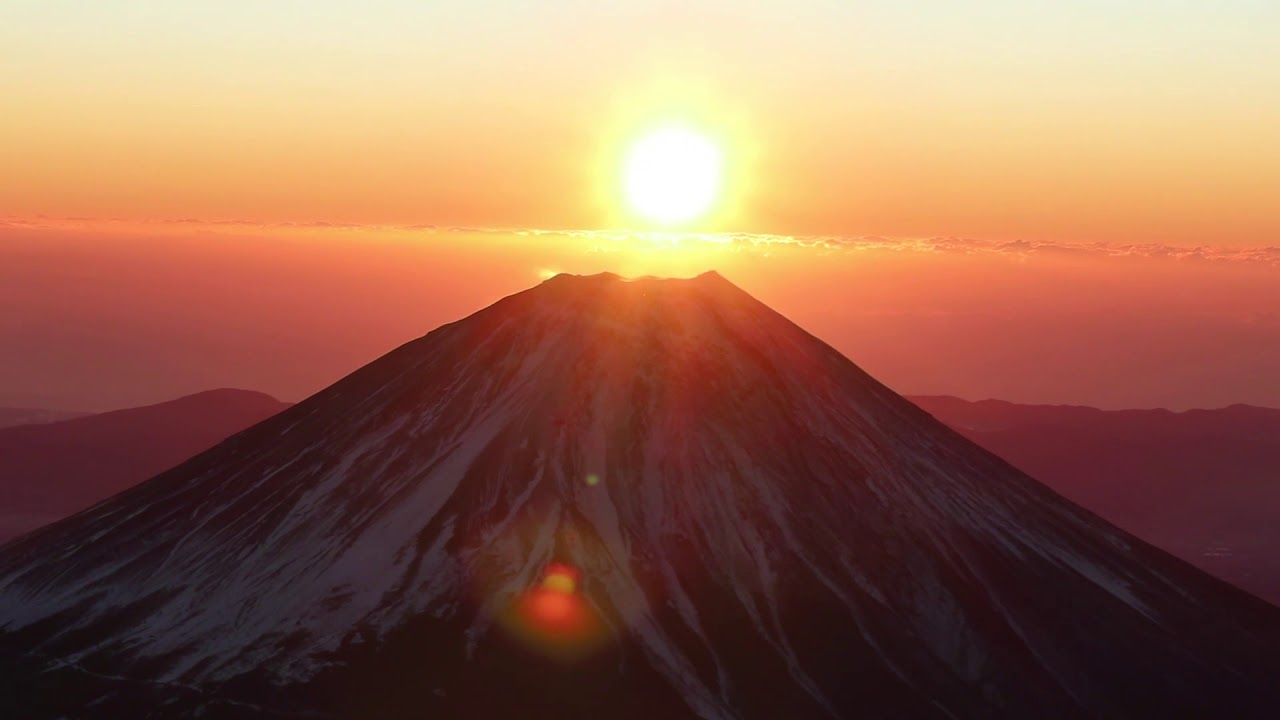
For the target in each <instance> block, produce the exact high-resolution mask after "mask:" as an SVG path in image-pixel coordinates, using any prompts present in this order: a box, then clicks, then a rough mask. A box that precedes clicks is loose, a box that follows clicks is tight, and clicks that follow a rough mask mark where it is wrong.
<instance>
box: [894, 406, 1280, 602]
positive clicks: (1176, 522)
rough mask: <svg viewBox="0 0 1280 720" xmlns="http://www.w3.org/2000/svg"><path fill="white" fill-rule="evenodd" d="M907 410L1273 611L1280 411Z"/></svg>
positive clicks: (1278, 572) (1278, 564) (1277, 578)
mask: <svg viewBox="0 0 1280 720" xmlns="http://www.w3.org/2000/svg"><path fill="white" fill-rule="evenodd" d="M909 399H910V400H911V401H912V402H914V403H916V404H917V405H919V406H920V407H922V408H924V409H925V410H927V411H929V412H930V413H932V414H933V415H934V417H936V418H938V419H939V420H941V421H943V422H944V423H946V424H947V425H949V426H951V427H952V428H953V429H955V430H956V431H958V432H960V433H961V434H962V435H964V436H965V437H967V438H969V439H970V440H973V441H974V442H976V443H978V444H979V445H981V446H983V447H985V448H986V449H988V450H990V451H991V452H993V453H995V454H997V455H999V456H1000V457H1002V458H1004V459H1006V460H1008V461H1009V462H1011V463H1013V464H1014V465H1016V466H1017V467H1018V468H1019V469H1021V470H1024V471H1025V472H1026V473H1027V474H1028V475H1031V476H1032V477H1034V478H1036V479H1037V480H1040V481H1042V482H1044V483H1046V484H1048V485H1049V486H1050V487H1052V488H1053V489H1054V490H1057V491H1058V492H1060V493H1062V494H1063V495H1065V496H1066V497H1068V498H1070V499H1071V500H1074V501H1075V502H1078V503H1080V504H1081V505H1083V506H1084V507H1086V508H1089V509H1090V510H1092V511H1094V512H1096V513H1098V514H1099V515H1101V516H1103V517H1104V518H1106V519H1108V520H1110V521H1111V522H1113V523H1115V524H1117V525H1119V526H1120V527H1122V528H1124V529H1126V530H1128V531H1130V532H1132V533H1133V534H1135V535H1138V536H1139V537H1141V538H1143V539H1144V540H1147V541H1148V542H1151V543H1153V544H1155V545H1158V546H1159V547H1162V548H1164V549H1165V550H1168V551H1169V552H1172V553H1173V554H1175V555H1178V556H1179V557H1182V558H1184V559H1186V560H1188V561H1190V562H1192V563H1193V564H1195V565H1197V566H1199V567H1201V568H1203V569H1204V570H1207V571H1209V572H1211V573H1213V574H1214V575H1217V576H1218V577H1220V578H1222V579H1224V580H1226V581H1228V582H1230V583H1232V584H1235V585H1238V586H1239V587H1242V588H1244V589H1246V590H1248V591H1250V592H1252V593H1254V594H1256V595H1258V596H1260V597H1262V598H1265V599H1267V600H1269V601H1271V602H1272V603H1274V604H1277V605H1280V410H1277V409H1271V408H1260V407H1252V406H1249V405H1232V406H1230V407H1225V408H1220V409H1214V410H1188V411H1185V412H1170V411H1168V410H1105V411H1104V410H1098V409H1095V408H1090V407H1078V406H1070V405H1019V404H1014V403H1008V402H1004V401H1000V400H983V401H979V402H970V401H966V400H961V399H959V398H955V397H948V396H920V397H911V398H909Z"/></svg>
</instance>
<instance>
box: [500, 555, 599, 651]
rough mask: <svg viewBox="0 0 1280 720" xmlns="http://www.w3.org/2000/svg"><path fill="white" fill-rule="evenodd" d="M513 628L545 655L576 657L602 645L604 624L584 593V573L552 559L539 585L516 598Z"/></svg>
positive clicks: (518, 634) (519, 635)
mask: <svg viewBox="0 0 1280 720" xmlns="http://www.w3.org/2000/svg"><path fill="white" fill-rule="evenodd" d="M512 615H513V618H512V620H513V622H512V623H511V627H512V629H513V630H514V631H515V634H516V635H517V636H518V637H520V638H522V639H523V640H525V641H526V642H527V643H528V644H529V645H530V646H532V647H534V648H535V649H537V650H539V651H541V652H543V653H544V654H546V655H549V656H552V657H557V658H560V659H574V658H576V657H580V656H581V655H583V654H585V653H587V652H589V651H590V650H591V649H593V648H595V647H596V646H598V645H599V643H600V640H601V638H602V635H603V633H602V629H603V626H602V624H601V622H600V620H599V618H598V617H597V616H596V613H595V610H594V608H592V607H591V604H590V603H588V602H587V599H586V598H585V597H584V596H583V595H582V575H581V573H579V572H578V570H577V568H574V567H573V566H571V565H568V564H565V563H551V564H549V565H547V567H546V569H545V570H543V573H542V578H541V580H540V581H539V582H538V584H537V585H535V586H534V587H532V588H530V589H529V590H527V591H526V592H525V593H523V594H522V595H520V597H519V598H517V599H516V601H515V604H514V607H513V613H512Z"/></svg>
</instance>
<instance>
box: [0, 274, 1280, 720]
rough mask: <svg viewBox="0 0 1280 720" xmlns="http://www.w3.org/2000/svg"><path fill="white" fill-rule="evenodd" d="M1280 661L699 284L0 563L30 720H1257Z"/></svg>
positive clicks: (1210, 590) (180, 486) (243, 455)
mask: <svg viewBox="0 0 1280 720" xmlns="http://www.w3.org/2000/svg"><path fill="white" fill-rule="evenodd" d="M1278 646H1280V609H1276V608H1273V607H1271V606H1270V605H1268V604H1266V603H1264V602H1262V601H1261V600H1258V599H1257V598H1254V597H1253V596H1251V595H1249V594H1247V593H1244V592H1242V591H1240V590H1237V589H1235V588H1233V587H1231V586H1230V585H1228V584H1226V583H1224V582H1221V581H1220V580H1217V579H1215V578H1212V577H1210V576H1209V575H1207V574H1205V573H1203V572H1201V571H1199V570H1197V569H1195V568H1193V567H1192V566H1190V565H1188V564H1187V563H1185V562H1183V561H1181V560H1178V559H1176V558H1174V557H1172V556H1170V555H1168V554H1166V553H1165V552H1163V551H1161V550H1158V549H1156V548H1154V547H1151V546H1149V545H1147V544H1145V543H1143V542H1142V541H1140V540H1137V539H1136V538H1134V537H1133V536H1131V535H1129V534H1127V533H1125V532H1123V531H1121V530H1118V529H1116V528H1114V527H1113V526H1111V525H1109V524H1108V523H1106V522H1105V521H1103V520H1102V519H1100V518H1098V517H1097V516H1095V515H1093V514H1091V513H1089V512H1087V511H1085V510H1082V509H1080V508H1079V507H1077V506H1075V505H1074V504H1072V503H1070V502H1068V501H1067V500H1065V499H1063V498H1062V497H1060V496H1058V495H1056V494H1055V493H1053V492H1052V491H1050V490H1048V489H1047V488H1045V487H1044V486H1043V485H1041V484H1039V483H1037V482H1035V481H1034V480H1032V479H1030V478H1029V477H1027V476H1025V475H1023V474H1022V473H1021V472H1019V471H1017V470H1015V469H1014V468H1012V467H1011V466H1009V465H1008V464H1007V463H1005V462H1004V461H1002V460H1000V459H999V458H997V457H995V456H994V455H992V454H990V453H988V452H986V451H985V450H983V449H981V448H979V447H977V446H976V445H974V444H972V443H971V442H969V441H968V440H965V439H964V438H962V437H961V436H959V435H957V434H956V433H954V432H953V431H951V430H949V429H948V428H946V427H945V426H943V425H942V424H941V423H939V422H937V421H936V420H934V419H933V418H932V417H931V416H929V415H928V414H927V413H925V412H924V411H922V410H920V409H919V408H917V407H916V406H915V405H912V404H911V403H910V402H908V401H906V400H904V399H903V398H901V397H899V396H898V395H896V394H894V393H893V392H891V391H890V390H888V389H887V388H885V387H884V386H883V385H881V384H879V383H878V382H876V381H875V380H874V379H873V378H871V377H869V376H868V375H866V374H865V373H863V372H862V371H861V370H859V369H858V368H857V367H855V366H854V365H853V364H852V363H850V362H849V361H848V360H847V359H845V358H844V357H843V356H841V355H840V354H839V353H837V352H836V351H835V350H833V349H831V348H830V347H829V346H827V345H825V344H823V343H822V342H820V341H818V340H817V339H815V338H813V337H812V336H810V335H808V334H807V333H805V332H804V331H802V330H801V329H800V328H798V327H796V326H795V325H793V324H792V323H790V322H789V321H787V320H786V319H785V318H783V317H782V316H780V315H778V314H777V313H775V312H773V311H772V310H770V309H769V308H767V307H765V306H764V305H762V304H760V303H759V302H757V301H756V300H754V299H753V298H751V297H750V296H749V295H747V294H746V293H744V292H742V291H741V290H739V289H737V288H736V287H734V286H733V285H732V284H730V283H728V282H727V281H726V280H724V279H723V278H721V277H719V276H718V275H715V274H707V275H703V276H700V277H698V278H696V279H693V280H661V279H641V280H636V281H631V282H627V281H623V280H621V279H619V278H618V277H616V276H613V275H599V276H591V277H575V276H563V275H562V276H557V277H555V278H552V279H551V280H549V281H547V282H545V283H543V284H542V285H540V286H538V287H537V288H534V289H532V290H529V291H527V292H523V293H520V294H517V295H514V296H511V297H509V298H506V299H504V300H502V301H500V302H498V303H496V304H494V305H492V306H490V307H489V308H486V309H484V310H482V311H480V312H478V313H476V314H474V315H472V316H470V317H468V318H466V319H465V320H462V321H460V322H456V323H452V324H450V325H446V326H444V327H441V328H439V329H437V330H435V331H434V332H432V333H430V334H428V335H427V336H425V337H423V338H421V339H419V340H416V341H413V342H410V343H408V344H407V345H404V346H403V347H401V348H399V349H397V350H395V351H393V352H391V353H390V354H388V355H386V356H384V357H382V358H381V359H379V360H377V361H375V362H373V363H371V364H369V365H368V366H366V367H364V368H362V369H361V370H359V371H357V372H355V373H353V374H352V375H350V376H349V377H347V378H345V379H343V380H342V381H340V382H338V383H337V384H335V385H333V386H332V387H330V388H328V389H326V390H324V391H322V392H320V393H318V394H317V395H315V396H313V397H311V398H309V399H307V400H305V401H304V402H302V403H300V404H298V405H296V406H294V407H292V408H290V409H289V410H286V411H285V412H283V413H281V414H280V415H277V416H275V417H273V418H271V419H269V420H267V421H265V422H263V423H261V424H259V425H257V426H255V427H253V428H251V429H249V430H247V431H245V432H243V433H240V434H238V435H236V436H235V437H233V438H231V439H229V440H227V441H226V442H223V443H222V444H220V445H218V446H217V447H215V448H213V449H212V450H210V451H209V452H206V453H203V454H201V455H199V456H198V457H196V458H193V459H192V460H190V461H188V462H186V463H184V464H183V465H181V466H179V467H177V468H174V469H172V470H170V471H168V472H165V473H163V474H161V475H159V476H157V477H155V478H153V479H152V480H149V481H147V482H145V483H143V484H141V485H139V486H137V487H135V488H133V489H131V490H128V491H126V492H124V493H122V494H120V495H118V496H116V497H115V498H113V499H111V500H109V501H108V502H105V503H102V504H100V505H98V506H96V507H94V508H93V509H91V510H89V511H87V512H84V513H81V514H79V515H76V516H74V517H72V518H68V519H66V520H63V521H61V522H58V523H55V524H53V525H50V526H48V527H45V528H42V529H40V530H37V531H36V532H33V533H31V534H29V535H27V536H25V537H23V538H19V539H18V540H16V541H14V542H13V543H10V544H9V545H8V546H6V547H4V548H2V549H0V699H3V698H9V699H11V702H13V703H14V704H15V706H16V707H20V708H21V709H22V710H23V713H24V714H25V715H24V716H25V717H34V718H45V717H50V718H51V717H64V716H74V717H79V718H118V717H142V716H152V717H159V716H163V717H215V718H216V717H236V718H243V717H338V718H381V719H391V720H394V719H397V718H421V717H433V718H441V717H444V718H451V717H466V718H499V717H528V718H557V719H565V718H588V717H590V718H600V717H608V718H656V717H664V718H685V717H703V718H816V717H846V718H855V717H856V718H890V717H891V718H931V717H938V718H943V717H966V718H967V717H975V718H977V717H980V718H1027V717H1035V718H1077V717H1102V718H1121V717H1124V718H1168V717H1180V718H1186V717H1232V718H1250V717H1257V718H1263V717H1265V718H1273V717H1275V716H1276V715H1277V712H1280V687H1277V685H1276V683H1275V679H1276V678H1277V677H1280V657H1278V656H1277V653H1276V647H1278ZM3 710H4V708H0V711H3ZM0 714H2V712H0ZM10 715H12V712H10Z"/></svg>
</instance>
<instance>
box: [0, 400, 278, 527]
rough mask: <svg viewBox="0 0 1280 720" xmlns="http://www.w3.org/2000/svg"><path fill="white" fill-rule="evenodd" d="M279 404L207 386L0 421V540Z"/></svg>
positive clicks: (178, 458)
mask: <svg viewBox="0 0 1280 720" xmlns="http://www.w3.org/2000/svg"><path fill="white" fill-rule="evenodd" d="M286 407H288V404H287V403H282V402H280V401H279V400H276V399H275V398H273V397H271V396H270V395H264V394H263V393H258V392H250V391H248V390H229V389H228V390H210V391H208V392H202V393H197V394H195V395H188V396H186V397H182V398H178V399H177V400H171V401H169V402H163V403H159V404H157V405H148V406H146V407H139V408H130V409H127V410H117V411H114V412H106V413H101V414H97V415H89V416H86V417H79V418H74V419H70V420H61V421H57V422H49V423H45V424H40V425H22V426H18V427H8V428H0V508H3V510H2V511H0V543H3V542H5V541H6V540H8V539H10V538H12V537H14V536H16V535H20V534H22V533H24V532H28V531H30V530H33V529H35V528H37V527H39V526H41V525H44V524H46V523H48V522H52V521H53V520H57V519H58V518H61V517H65V516H67V515H70V514H71V513H73V512H77V511H79V510H83V509H84V508H87V507H89V506H90V505H92V504H94V503H96V502H98V501H100V500H103V499H105V498H107V497H109V496H111V495H114V494H115V493H118V492H120V491H121V490H124V489H125V488H128V487H131V486H133V485H135V484H137V483H139V482H141V481H143V480H145V479H147V478H149V477H151V476H153V475H155V474H156V473H158V472H161V471H162V470H166V469H168V468H171V467H173V466H174V465H177V464H178V463H180V462H182V461H183V460H186V459H188V458H190V457H191V456H193V455H195V454H196V453H198V452H201V451H203V450H207V449H209V448H210V447H212V446H213V445H214V444H215V443H217V442H219V441H221V440H224V439H226V438H227V436H229V435H231V434H233V433H236V432H239V431H240V430H243V429H244V428H246V427H248V426H250V425H252V424H254V423H257V422H259V421H261V420H265V419H266V418H268V417H271V416H272V415H274V414H276V413H278V412H280V411H281V410H283V409H285V408H286Z"/></svg>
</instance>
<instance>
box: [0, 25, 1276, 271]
mask: <svg viewBox="0 0 1280 720" xmlns="http://www.w3.org/2000/svg"><path fill="white" fill-rule="evenodd" d="M1032 5H1034V7H1032V6H1031V5H1029V4H1026V3H1016V2H1012V0H993V1H992V2H990V3H981V4H975V5H974V6H973V7H967V8H965V7H959V6H954V4H932V3H875V2H869V3H862V2H859V3H852V2H851V3H836V2H813V3H800V4H793V3H782V2H766V1H761V0H749V1H745V2H734V3H729V2H704V3H694V4H688V3H669V2H644V3H641V2H620V3H609V4H607V9H606V8H605V7H604V6H601V5H597V4H594V3H580V2H574V1H571V0H549V1H548V2H545V3H535V4H526V3H515V2H498V1H496V0H480V1H478V2H474V3H458V4H439V3H420V2H409V1H408V0H375V1H372V2H367V3H359V4H351V3H344V2H336V0H316V1H315V2H308V3H294V2H279V3H261V2H250V1H248V0H229V1H227V2H219V3H201V2H197V3H171V2H161V1H160V0H142V1H140V2H136V3H129V4H128V6H127V7H120V6H114V5H112V4H98V3H85V2H43V1H36V0H15V2H12V3H7V4H6V10H5V11H4V16H3V17H0V19H2V20H4V22H0V46H3V47H4V48H5V52H4V55H5V61H4V62H3V63H0V90H3V92H4V97H5V98H6V102H5V106H6V110H5V112H4V113H3V114H0V137H2V138H3V139H4V142H0V168H3V170H2V171H0V212H3V213H5V214H9V215H17V216H33V215H48V216H54V217H67V216H90V217H124V218H132V219H157V218H186V217H196V218H204V219H243V220H250V221H260V222H274V221H296V222H307V221H316V220H325V221H333V222H358V223H435V224H440V225H472V226H476V225H478V226H484V227H493V226H498V227H551V228H600V227H618V226H631V225H635V224H637V219H636V218H632V217H628V216H626V214H625V213H622V212H620V206H619V201H618V197H617V192H616V185H617V182H616V181H617V165H618V161H619V158H620V156H621V154H622V152H623V150H624V148H625V141H626V139H627V138H628V137H630V136H632V135H634V133H635V132H637V131H639V130H642V129H643V127H644V126H645V124H646V123H649V122H652V121H653V120H654V119H656V118H662V117H671V116H674V117H686V118H691V119H693V120H695V121H696V122H698V123H700V124H701V125H703V126H704V127H705V128H706V130H707V131H708V132H709V133H711V134H713V135H715V136H716V137H717V138H719V139H721V140H722V141H724V142H725V143H726V147H727V151H728V157H729V160H730V162H731V164H732V167H731V170H732V172H731V173H730V175H731V179H732V181H733V182H732V183H731V186H730V187H729V188H727V189H726V198H725V202H726V204H727V206H728V208H729V210H730V212H725V213H722V214H720V215H718V216H717V217H716V218H714V221H713V222H712V226H711V227H709V228H707V229H719V230H734V231H753V232H774V233H833V234H849V235H885V236H909V237H916V236H932V235H959V236H966V237H979V238H984V239H990V240H1008V239H1016V238H1026V239H1031V240H1064V241H1074V242H1080V241H1109V242H1165V243H1181V244H1235V245H1245V246H1251V245H1258V244H1266V243H1268V242H1271V241H1272V239H1273V238H1275V237H1276V236H1277V233H1278V232H1280V214H1277V213H1276V212H1275V211H1274V207H1273V206H1274V198H1275V197H1277V196H1280V95H1278V94H1277V93H1278V90H1277V88H1280V51H1278V50H1277V49H1276V48H1277V44H1276V43H1275V42H1274V37H1272V33H1271V32H1269V28H1274V27H1275V23H1276V22H1278V21H1280V12H1277V11H1276V10H1275V7H1274V5H1272V4H1269V3H1261V2H1239V1H1237V2H1228V3H1193V2H1169V3H1161V4H1159V6H1158V7H1157V6H1152V5H1150V4H1149V3H1138V2H1124V1H1121V2H1105V3H1104V2H1099V1H1096V0H1084V1H1082V2H1079V3H1069V4H1062V6H1061V7H1057V6H1052V5H1048V4H1043V3H1037V4H1032Z"/></svg>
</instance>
